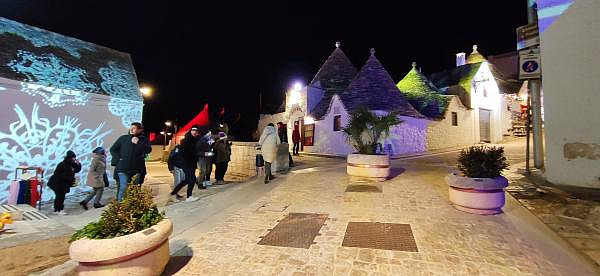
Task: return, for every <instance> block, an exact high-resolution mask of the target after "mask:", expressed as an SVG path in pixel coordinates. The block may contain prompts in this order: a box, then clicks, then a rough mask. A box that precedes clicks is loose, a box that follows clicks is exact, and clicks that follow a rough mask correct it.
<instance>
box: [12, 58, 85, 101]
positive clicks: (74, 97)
mask: <svg viewBox="0 0 600 276" xmlns="http://www.w3.org/2000/svg"><path fill="white" fill-rule="evenodd" d="M18 57H19V58H20V60H19V61H16V60H15V61H12V62H11V63H9V64H8V66H9V67H10V68H12V69H13V70H15V71H18V72H20V73H22V74H24V75H26V77H27V81H28V82H23V83H22V91H23V92H25V93H27V94H29V95H32V96H35V95H39V96H41V97H42V98H43V102H44V103H45V104H47V105H48V106H50V107H52V108H54V107H61V106H64V105H65V104H67V103H71V104H73V105H85V103H86V102H87V98H88V97H87V93H84V92H82V91H94V90H97V87H96V85H95V84H93V83H91V82H90V81H88V80H87V78H86V72H85V71H84V70H82V69H80V68H75V67H71V66H68V65H66V64H64V63H63V62H62V61H61V59H59V58H57V57H56V56H55V55H53V54H45V55H41V56H38V55H35V54H33V53H30V52H27V51H21V50H19V53H18ZM69 88H71V89H69ZM73 89H77V90H73ZM78 90H79V91H78Z"/></svg>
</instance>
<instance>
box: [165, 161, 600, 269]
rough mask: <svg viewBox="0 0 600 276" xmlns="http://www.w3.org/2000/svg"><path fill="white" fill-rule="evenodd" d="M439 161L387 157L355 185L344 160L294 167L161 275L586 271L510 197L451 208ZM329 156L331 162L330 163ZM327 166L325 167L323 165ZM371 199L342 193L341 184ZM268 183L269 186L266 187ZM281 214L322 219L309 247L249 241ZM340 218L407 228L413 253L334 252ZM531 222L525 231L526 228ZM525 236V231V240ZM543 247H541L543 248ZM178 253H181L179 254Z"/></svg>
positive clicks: (342, 227) (338, 247) (340, 236)
mask: <svg viewBox="0 0 600 276" xmlns="http://www.w3.org/2000/svg"><path fill="white" fill-rule="evenodd" d="M449 159H451V158H449V157H447V156H444V157H439V158H438V157H425V158H413V159H407V160H399V161H394V163H393V167H394V170H393V175H394V176H395V177H394V178H393V179H391V180H389V181H385V182H361V181H360V180H356V179H351V178H349V177H348V176H347V175H346V173H345V163H344V161H343V160H337V164H329V165H328V166H323V167H316V168H310V169H299V170H296V171H292V172H291V173H290V174H288V175H287V176H282V177H279V179H276V180H275V181H273V182H272V184H273V185H278V186H277V187H275V188H274V189H273V190H271V191H270V192H268V193H266V194H265V195H264V196H263V197H261V198H260V199H258V200H257V201H256V202H254V203H251V204H249V205H247V206H246V207H243V208H240V209H239V210H238V211H236V212H234V213H233V214H232V215H231V216H230V217H229V218H228V219H226V220H225V221H224V222H222V223H218V224H217V225H216V227H214V228H212V229H211V230H210V231H208V232H204V233H201V234H200V235H199V236H198V237H197V238H196V239H195V240H194V241H192V242H191V243H190V244H189V245H188V248H185V249H183V250H180V251H179V252H177V253H176V254H175V255H176V256H175V257H174V259H175V258H180V260H183V261H182V262H180V263H178V264H177V265H170V266H169V267H168V269H167V271H166V273H165V274H166V275H171V274H175V275H571V274H572V275H594V274H595V273H597V271H595V270H593V269H594V268H593V267H590V266H588V264H587V263H586V262H585V261H582V260H580V259H578V257H577V256H576V255H572V254H571V253H570V252H569V251H568V248H564V246H563V245H561V244H560V243H559V242H556V241H555V238H554V237H550V236H544V235H545V234H544V233H546V232H544V231H538V230H537V229H535V227H539V225H534V224H535V223H533V224H529V221H530V220H531V218H530V217H527V216H530V214H529V213H528V212H523V210H524V208H523V207H521V206H519V205H518V204H514V203H513V202H511V201H510V199H512V198H509V203H510V204H509V205H510V208H509V206H508V205H507V208H505V212H506V213H504V214H500V215H496V216H478V215H472V214H467V213H463V212H460V211H457V210H455V209H454V208H453V207H452V206H451V205H450V203H449V201H448V199H447V198H448V197H447V186H445V183H444V180H443V177H444V176H445V175H446V174H447V173H448V170H449V165H451V164H448V162H447V160H449ZM332 160H335V159H332ZM332 162H333V161H332ZM353 184H360V185H371V186H377V187H378V188H379V189H380V190H381V191H382V192H381V193H369V192H345V190H346V188H347V186H348V185H353ZM269 185H271V184H269ZM289 213H318V214H327V215H328V219H327V221H326V222H325V225H324V226H323V227H322V228H321V230H320V232H319V235H318V236H317V237H316V238H315V240H314V242H315V244H313V245H311V246H310V248H308V249H304V248H290V247H276V246H266V245H258V244H257V243H258V242H259V241H260V240H261V237H264V236H265V235H267V234H268V233H269V229H273V228H274V227H275V226H276V225H277V223H278V220H282V219H283V218H284V217H285V216H286V215H287V214H289ZM349 222H382V223H400V224H409V225H410V226H411V229H412V233H413V235H414V239H415V241H416V245H417V248H418V252H403V251H390V250H381V249H368V248H356V247H343V246H342V242H343V240H344V235H345V232H346V227H347V225H348V223H349ZM532 225H534V226H532ZM531 233H535V234H531ZM549 248H550V249H551V250H549ZM186 256H188V257H186Z"/></svg>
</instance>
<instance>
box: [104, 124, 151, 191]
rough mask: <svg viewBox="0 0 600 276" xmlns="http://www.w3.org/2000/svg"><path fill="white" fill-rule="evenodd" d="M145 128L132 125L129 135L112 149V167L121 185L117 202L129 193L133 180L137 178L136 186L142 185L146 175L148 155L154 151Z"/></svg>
mask: <svg viewBox="0 0 600 276" xmlns="http://www.w3.org/2000/svg"><path fill="white" fill-rule="evenodd" d="M143 132H144V127H143V126H142V124H141V123H137V122H136V123H132V124H131V127H130V128H129V134H125V135H122V136H121V137H119V138H118V139H117V141H115V143H114V144H113V145H112V147H110V155H111V156H112V160H111V165H112V166H115V173H116V174H117V179H118V183H119V189H118V192H117V200H118V201H119V202H121V201H122V200H123V198H124V196H125V192H126V191H127V186H128V185H129V182H130V181H131V179H132V178H133V177H134V176H136V179H137V181H136V184H140V183H141V181H142V180H141V178H142V177H143V176H144V174H145V173H146V163H145V160H144V159H145V157H146V154H149V153H150V152H151V151H152V146H151V145H150V141H149V140H148V138H146V136H144V135H143Z"/></svg>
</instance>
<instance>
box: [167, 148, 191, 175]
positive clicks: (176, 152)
mask: <svg viewBox="0 0 600 276" xmlns="http://www.w3.org/2000/svg"><path fill="white" fill-rule="evenodd" d="M167 166H168V167H169V171H172V170H174V169H175V167H178V168H180V169H186V166H187V165H186V162H185V159H184V158H183V154H182V153H181V147H179V146H177V147H176V148H175V149H173V150H172V151H171V153H170V154H169V160H168V162H167Z"/></svg>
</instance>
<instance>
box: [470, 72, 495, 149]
mask: <svg viewBox="0 0 600 276" xmlns="http://www.w3.org/2000/svg"><path fill="white" fill-rule="evenodd" d="M473 80H474V81H475V82H476V83H477V84H475V85H472V87H471V107H472V108H473V111H474V114H473V115H474V129H475V131H474V134H475V141H480V139H481V138H480V135H479V134H480V132H479V109H480V108H481V109H487V110H490V111H491V115H490V139H491V142H492V143H498V142H501V141H502V134H503V130H502V128H503V125H502V116H501V111H500V110H501V108H502V101H503V99H502V98H503V95H502V94H500V90H499V89H498V84H496V80H495V79H494V76H493V74H492V72H491V71H490V68H489V66H488V63H487V62H483V64H481V67H480V68H479V71H477V73H476V74H475V77H474V78H473ZM482 80H487V81H484V82H479V81H482ZM484 89H485V90H486V92H487V93H486V95H487V97H484V93H483V91H484Z"/></svg>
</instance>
